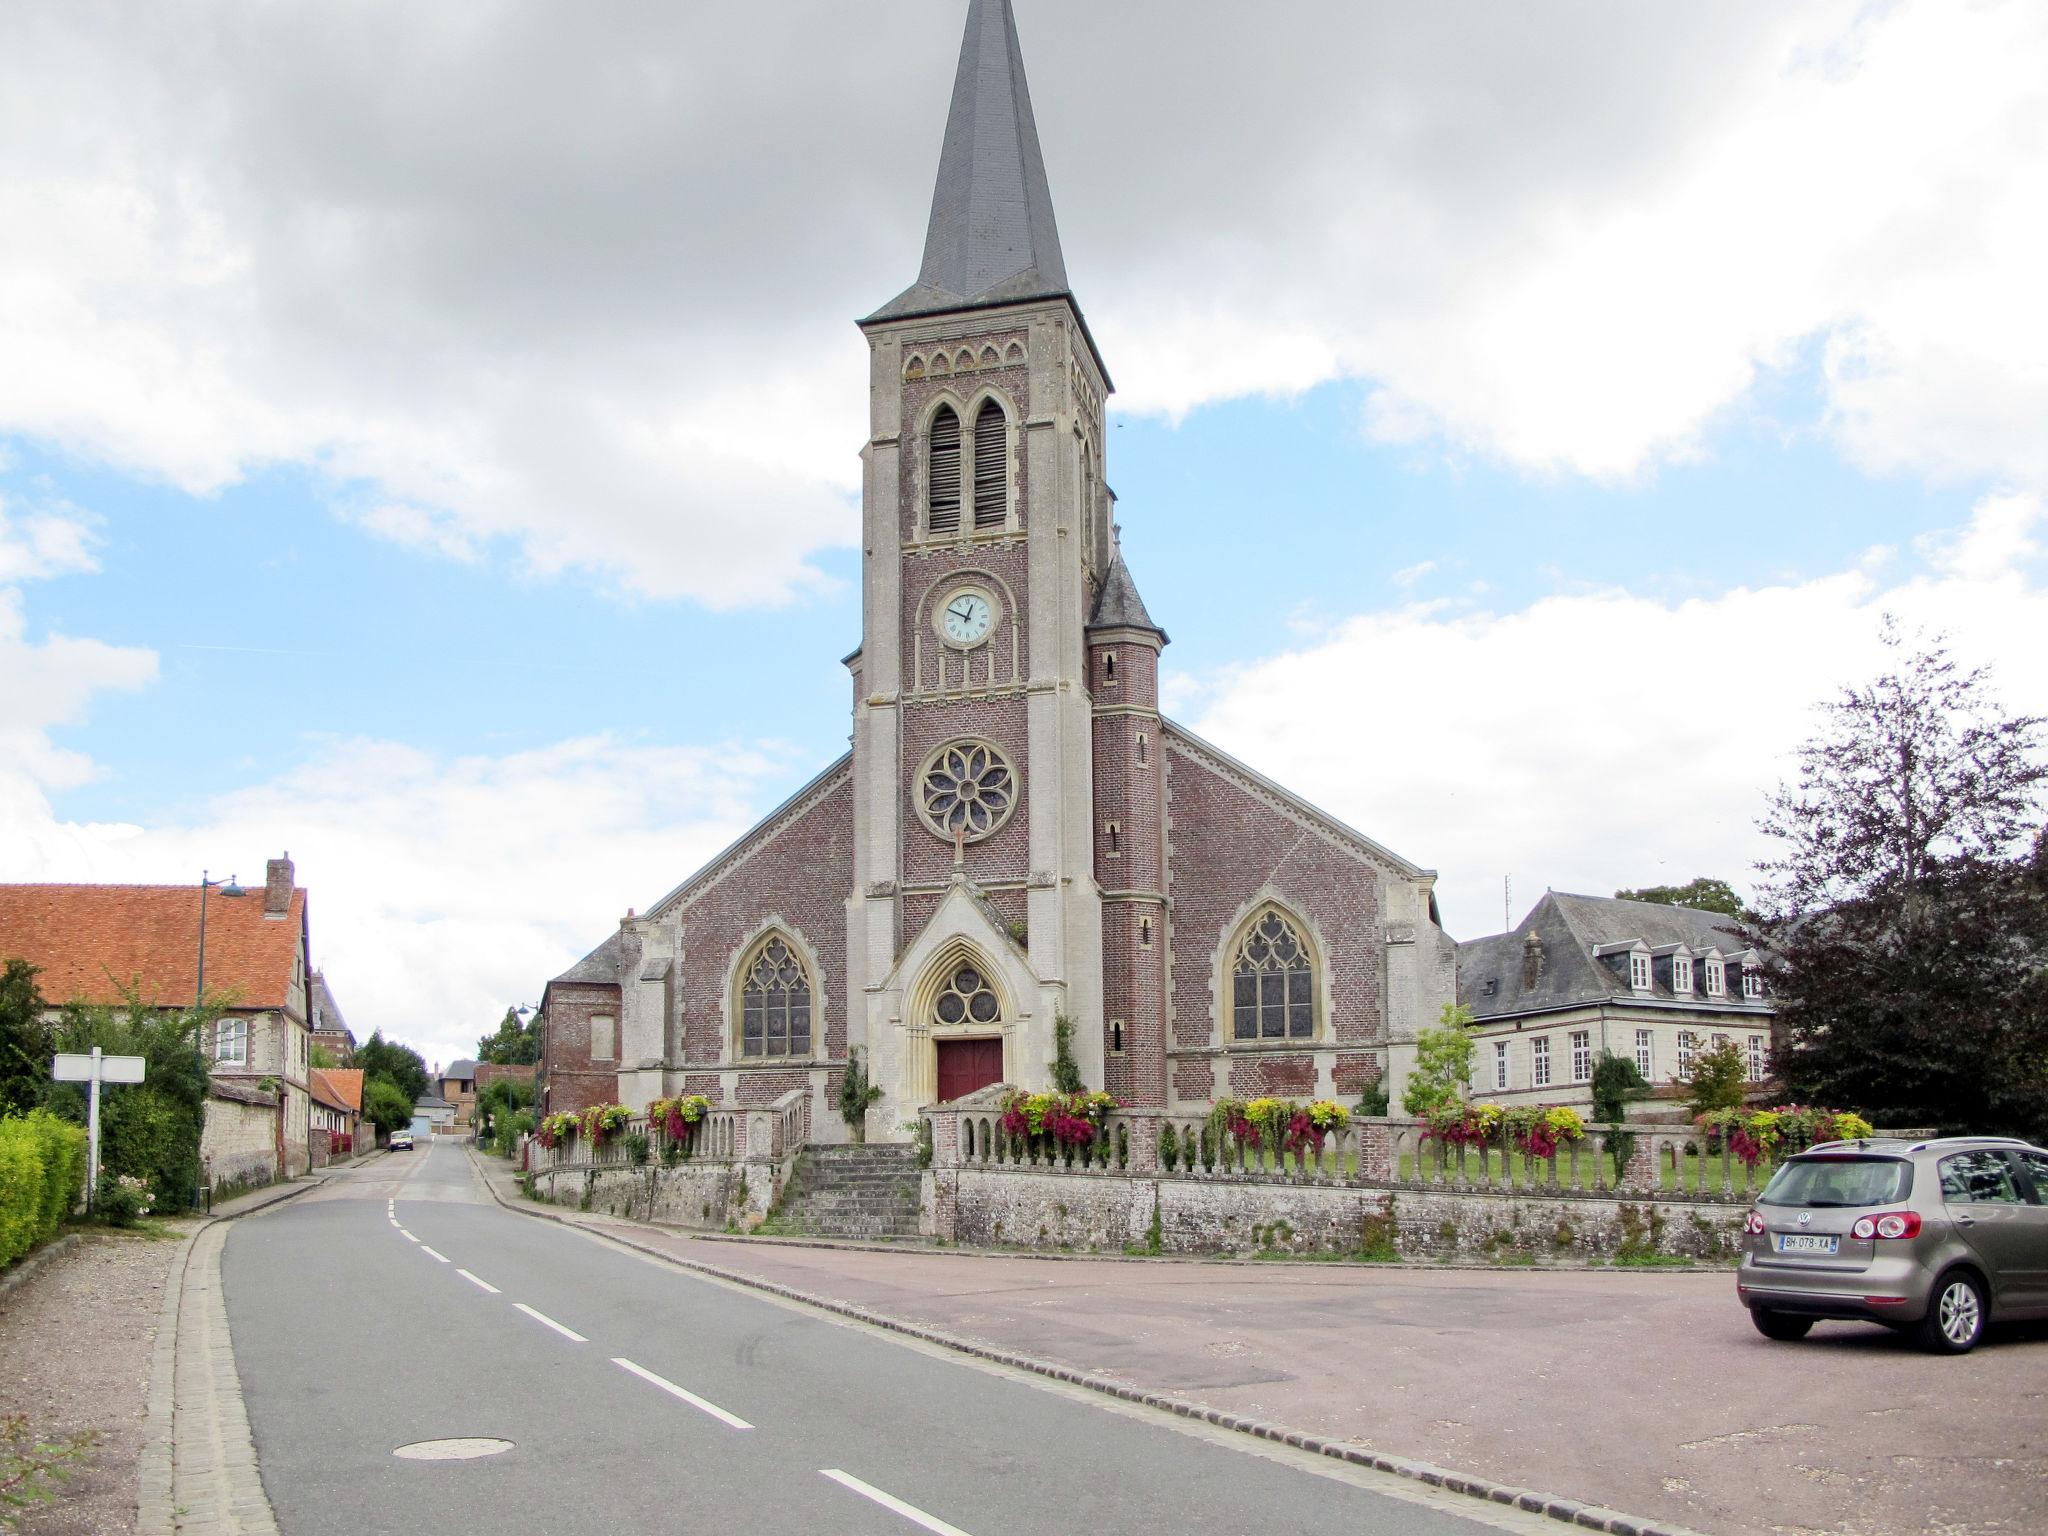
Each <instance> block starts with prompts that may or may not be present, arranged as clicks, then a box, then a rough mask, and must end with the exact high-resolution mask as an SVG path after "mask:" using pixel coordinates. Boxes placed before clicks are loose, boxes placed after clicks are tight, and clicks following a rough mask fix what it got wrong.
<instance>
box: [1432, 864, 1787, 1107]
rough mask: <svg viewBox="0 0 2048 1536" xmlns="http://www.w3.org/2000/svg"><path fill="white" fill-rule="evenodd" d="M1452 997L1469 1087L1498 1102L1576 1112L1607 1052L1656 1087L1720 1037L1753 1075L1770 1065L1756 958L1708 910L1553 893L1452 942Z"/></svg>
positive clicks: (1758, 1078)
mask: <svg viewBox="0 0 2048 1536" xmlns="http://www.w3.org/2000/svg"><path fill="white" fill-rule="evenodd" d="M1458 1000H1459V1001H1460V1002H1461V1003H1463V1004H1464V1005H1465V1007H1466V1008H1467V1009H1468V1010H1470V1012H1471V1014H1472V1017H1473V1019H1474V1021H1475V1022H1474V1024H1473V1025H1472V1027H1471V1029H1470V1035H1471V1038H1472V1041H1473V1044H1474V1052H1473V1062H1472V1092H1473V1094H1474V1096H1475V1097H1478V1098H1485V1099H1491V1100H1494V1101H1495V1102H1497V1103H1501V1104H1513V1103H1544V1104H1570V1105H1573V1106H1576V1107H1578V1108H1581V1109H1584V1108H1586V1107H1588V1106H1590V1105H1591V1103H1592V1098H1593V1096H1592V1080H1593V1066H1594V1063H1596V1062H1597V1061H1598V1060H1599V1059H1600V1057H1601V1055H1602V1054H1603V1053H1605V1052H1612V1053H1614V1054H1615V1055H1617V1056H1624V1057H1627V1058H1628V1059H1629V1060H1631V1061H1633V1062H1634V1063H1635V1064H1636V1068H1637V1070H1638V1071H1640V1072H1641V1073H1642V1075H1643V1077H1644V1078H1645V1079H1646V1080H1648V1081H1649V1082H1650V1083H1652V1084H1656V1085H1660V1086H1661V1087H1662V1089H1663V1091H1664V1096H1665V1097H1677V1096H1679V1095H1680V1094H1682V1092H1683V1089H1684V1085H1685V1084H1686V1083H1687V1082H1688V1081H1690V1080H1691V1077H1692V1064H1693V1061H1694V1059H1695V1058H1696V1057H1697V1056H1698V1055H1699V1054H1700V1053H1701V1052H1703V1051H1707V1050H1712V1049H1713V1048H1715V1047H1717V1046H1720V1045H1722V1044H1733V1045H1734V1046H1735V1047H1736V1049H1737V1050H1739V1051H1740V1052H1741V1053H1742V1058H1743V1063H1744V1066H1745V1067H1746V1069H1747V1072H1748V1076H1749V1079H1750V1081H1751V1082H1754V1083H1762V1082H1764V1081H1765V1080H1766V1079H1767V1078H1768V1077H1769V1075H1770V1070H1771V1019H1772V1015H1773V1012H1774V1010H1773V1008H1772V1006H1771V1002H1770V998H1769V995H1768V992H1767V987H1766V983H1765V979H1764V967H1763V964H1762V962H1761V960H1760V959H1759V958H1758V956H1757V953H1756V951H1755V950H1753V949H1751V948H1750V947H1749V946H1748V945H1747V944H1745V943H1744V942H1743V939H1742V936H1741V933H1740V932H1739V930H1738V927H1737V924H1736V921H1735V919H1733V918H1731V917H1728V916H1726V915H1724V914H1722V913H1719V912H1700V911H1695V910H1693V909H1692V908H1690V907H1667V906H1660V905H1658V904H1656V903H1653V902H1646V901H1621V900H1617V899H1614V898H1612V897H1603V896H1573V895H1567V894H1565V893H1564V892H1562V891H1553V892H1550V893H1548V894H1546V895H1545V896H1544V897H1543V899H1542V900H1541V901H1539V902H1537V903H1536V905H1535V906H1534V907H1532V908H1530V910H1529V913H1528V915H1527V916H1526V917H1524V918H1523V919H1522V921H1521V922H1520V923H1518V924H1516V925H1515V927H1514V928H1513V929H1511V930H1510V931H1508V932H1507V933H1496V934H1489V935H1488V936H1487V937H1485V938H1481V939H1472V940H1470V941H1468V942H1466V943H1463V944H1460V945H1459V946H1458Z"/></svg>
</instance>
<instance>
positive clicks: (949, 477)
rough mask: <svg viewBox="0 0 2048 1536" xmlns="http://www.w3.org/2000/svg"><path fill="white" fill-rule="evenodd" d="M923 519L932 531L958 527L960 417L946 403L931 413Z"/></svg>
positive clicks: (947, 531)
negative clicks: (928, 485) (927, 479)
mask: <svg viewBox="0 0 2048 1536" xmlns="http://www.w3.org/2000/svg"><path fill="white" fill-rule="evenodd" d="M927 460H928V469H929V473H930V490H929V500H928V502H927V516H926V523H927V525H928V527H929V528H930V530H931V531H932V532H933V533H958V532H959V531H960V417H959V416H958V414H957V413H955V411H954V410H953V407H951V406H950V405H942V406H940V407H939V409H938V412H937V414H935V415H934V416H933V417H932V430H931V436H930V439H929V450H928V455H927Z"/></svg>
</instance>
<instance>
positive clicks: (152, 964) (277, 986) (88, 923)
mask: <svg viewBox="0 0 2048 1536" xmlns="http://www.w3.org/2000/svg"><path fill="white" fill-rule="evenodd" d="M305 922H306V892H305V890H304V889H303V888H302V887H294V888H293V890H292V896H291V905H290V907H289V908H288V909H287V910H286V912H285V914H284V916H283V917H282V918H267V917H265V916H264V915H263V889H262V887H261V886H254V887H251V888H250V890H249V891H248V893H247V894H246V895H242V896H224V895H222V894H221V893H220V892H219V891H217V890H216V891H214V892H213V893H212V894H211V895H210V896H208V897H207V901H206V990H207V992H208V994H209V995H219V994H225V993H232V994H233V1002H234V1006H235V1007H236V1008H239V1009H256V1008H282V1007H284V1006H285V1004H286V1003H287V1001H288V1000H289V999H290V997H291V987H292V976H293V973H294V964H295V961H296V958H297V955H298V950H299V940H300V937H301V935H302V934H303V933H304V931H305ZM6 959H21V960H26V961H28V962H29V963H30V964H31V965H33V966H36V967H37V968H38V969H39V970H40V971H41V972H42V974H41V975H40V976H38V977H37V978H36V985H37V986H38V987H39V988H41V990H42V994H43V997H44V999H45V1000H46V1001H48V1002H49V1003H50V1004H51V1005H52V1006H61V1005H63V1004H65V1003H73V1002H84V1003H105V1004H115V1005H117V1004H119V1003H121V1002H122V1001H123V997H122V990H121V989H122V988H123V987H124V986H126V985H128V984H129V983H131V982H133V983H134V984H136V985H137V987H138V988H139V990H140V992H141V995H142V1000H143V1002H145V1003H151V1004H160V1005H165V1006H171V1007H179V1008H186V1007H190V1006H191V1004H192V1000H193V998H194V996H195V995H196V992H197V987H198V981H199V975H198V972H199V890H198V888H197V886H195V885H0V960H6Z"/></svg>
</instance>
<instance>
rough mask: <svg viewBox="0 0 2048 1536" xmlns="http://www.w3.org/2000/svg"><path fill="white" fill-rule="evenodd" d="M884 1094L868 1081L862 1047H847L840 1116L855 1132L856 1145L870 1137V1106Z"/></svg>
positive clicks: (841, 1081) (840, 1084) (840, 1081)
mask: <svg viewBox="0 0 2048 1536" xmlns="http://www.w3.org/2000/svg"><path fill="white" fill-rule="evenodd" d="M881 1096H882V1090H881V1089H879V1088H877V1087H876V1086H875V1085H874V1084H873V1083H870V1082H869V1081H868V1069H867V1064H866V1063H865V1062H864V1061H862V1060H861V1054H860V1047H859V1046H857V1045H850V1046H848V1047H847V1048H846V1070H845V1071H844V1072H842V1073H840V1074H839V1118H840V1119H842V1120H844V1121H845V1122H846V1128H847V1130H848V1131H850V1132H852V1133H853V1140H854V1144H855V1145H856V1146H858V1145H860V1144H862V1143H864V1142H866V1141H867V1139H868V1106H869V1105H871V1104H873V1103H874V1102H875V1100H877V1099H879V1098H880V1097H881Z"/></svg>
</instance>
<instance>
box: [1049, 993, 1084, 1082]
mask: <svg viewBox="0 0 2048 1536" xmlns="http://www.w3.org/2000/svg"><path fill="white" fill-rule="evenodd" d="M1052 1038H1053V1056H1052V1085H1053V1087H1054V1088H1055V1089H1057V1090H1058V1091H1059V1092H1061V1093H1079V1092H1080V1091H1081V1068H1080V1065H1079V1064H1078V1063H1077V1062H1076V1061H1075V1060H1074V1021H1073V1020H1072V1019H1070V1018H1068V1017H1067V1016H1066V1015H1065V1014H1064V1013H1058V1014H1054V1015H1053V1020H1052Z"/></svg>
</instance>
